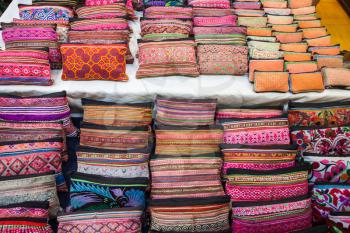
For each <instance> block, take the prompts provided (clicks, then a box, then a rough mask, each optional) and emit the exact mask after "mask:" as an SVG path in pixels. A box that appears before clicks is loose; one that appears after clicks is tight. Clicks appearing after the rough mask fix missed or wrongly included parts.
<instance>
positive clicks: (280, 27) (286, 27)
mask: <svg viewBox="0 0 350 233" xmlns="http://www.w3.org/2000/svg"><path fill="white" fill-rule="evenodd" d="M271 27H272V30H274V31H276V32H296V31H297V28H298V24H296V23H293V24H271Z"/></svg>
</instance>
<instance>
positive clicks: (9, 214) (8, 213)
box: [0, 202, 52, 233]
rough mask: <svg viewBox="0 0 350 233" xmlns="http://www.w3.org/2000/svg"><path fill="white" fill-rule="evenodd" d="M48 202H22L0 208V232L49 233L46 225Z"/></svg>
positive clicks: (49, 229)
mask: <svg viewBox="0 0 350 233" xmlns="http://www.w3.org/2000/svg"><path fill="white" fill-rule="evenodd" d="M48 208H49V203H48V202H22V203H18V204H12V205H6V206H0V231H1V232H2V233H11V232H36V233H51V232H52V229H51V227H50V225H49V224H48V223H47V222H48V218H49V213H48Z"/></svg>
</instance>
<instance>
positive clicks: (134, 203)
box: [70, 173, 148, 210]
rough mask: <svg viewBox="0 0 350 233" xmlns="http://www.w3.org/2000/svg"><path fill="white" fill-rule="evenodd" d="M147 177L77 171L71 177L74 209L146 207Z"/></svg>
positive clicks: (71, 194) (71, 196)
mask: <svg viewBox="0 0 350 233" xmlns="http://www.w3.org/2000/svg"><path fill="white" fill-rule="evenodd" d="M147 186H148V179H147V178H141V177H140V178H119V179H115V178H107V177H103V176H98V175H88V174H83V173H76V174H74V175H73V176H72V178H71V187H70V198H71V207H72V208H73V210H102V209H111V208H123V207H144V206H145V201H146V200H145V189H146V188H147Z"/></svg>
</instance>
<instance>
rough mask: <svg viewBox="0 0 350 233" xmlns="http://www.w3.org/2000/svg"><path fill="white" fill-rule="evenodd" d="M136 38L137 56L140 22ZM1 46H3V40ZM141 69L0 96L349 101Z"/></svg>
mask: <svg viewBox="0 0 350 233" xmlns="http://www.w3.org/2000/svg"><path fill="white" fill-rule="evenodd" d="M18 2H20V3H22V4H30V2H31V1H23V0H14V1H13V2H12V3H11V5H10V6H9V8H8V9H7V11H6V12H5V13H4V15H3V16H2V17H1V18H0V22H11V21H12V18H14V17H18V7H17V4H18ZM130 26H131V28H132V29H133V32H134V34H133V37H132V39H131V41H130V48H131V51H132V53H133V54H134V55H135V54H136V52H137V42H136V41H137V38H139V37H140V36H139V32H140V24H139V22H131V23H130ZM0 45H2V46H3V42H2V39H1V37H0ZM137 68H138V62H137V59H136V61H135V63H134V64H133V65H128V66H127V74H128V76H129V81H128V82H113V81H62V80H61V78H60V77H61V72H62V71H58V70H56V71H52V77H53V79H54V85H53V86H48V87H44V86H0V93H17V94H19V93H21V94H24V95H38V94H46V93H52V92H57V91H62V90H66V91H67V94H68V97H69V98H70V103H71V104H72V107H75V108H76V109H79V108H81V101H80V99H81V98H93V99H100V100H113V101H120V102H140V101H150V100H152V99H154V97H155V96H156V95H157V94H160V95H166V96H169V97H183V98H202V97H210V98H218V100H219V102H220V103H225V104H234V105H236V106H242V105H245V106H248V105H279V104H283V103H286V102H288V101H289V100H293V101H301V102H329V101H345V100H346V101H350V90H340V89H332V90H326V91H324V92H322V93H314V92H310V93H303V94H296V95H294V94H292V93H255V92H254V91H253V85H252V84H251V83H249V81H248V78H247V76H214V75H211V76H209V75H201V76H200V77H197V78H190V77H180V76H178V77H176V76H172V77H159V78H148V79H136V77H135V74H136V70H137Z"/></svg>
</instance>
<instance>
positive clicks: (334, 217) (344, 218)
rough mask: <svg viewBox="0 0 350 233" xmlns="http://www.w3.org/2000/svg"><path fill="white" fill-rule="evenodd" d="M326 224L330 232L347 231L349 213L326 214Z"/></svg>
mask: <svg viewBox="0 0 350 233" xmlns="http://www.w3.org/2000/svg"><path fill="white" fill-rule="evenodd" d="M327 225H328V227H329V232H330V233H339V232H341V233H349V232H350V216H349V213H346V212H345V213H342V212H338V213H333V214H330V215H329V216H328V220H327Z"/></svg>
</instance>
